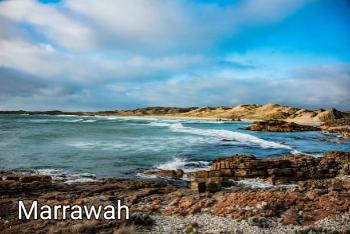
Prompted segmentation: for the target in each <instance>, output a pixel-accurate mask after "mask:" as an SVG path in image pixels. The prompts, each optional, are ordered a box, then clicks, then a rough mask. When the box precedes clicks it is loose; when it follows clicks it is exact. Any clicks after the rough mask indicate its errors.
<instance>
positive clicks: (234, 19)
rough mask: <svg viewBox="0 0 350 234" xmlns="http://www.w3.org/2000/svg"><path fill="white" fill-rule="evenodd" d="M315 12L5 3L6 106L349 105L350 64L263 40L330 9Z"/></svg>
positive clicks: (0, 16)
mask: <svg viewBox="0 0 350 234" xmlns="http://www.w3.org/2000/svg"><path fill="white" fill-rule="evenodd" d="M320 4H321V3H320V1H316V0H286V1H283V4H282V2H281V1H279V0H267V1H266V0H264V1H263V0H247V1H233V2H232V3H231V2H228V3H227V4H217V3H216V1H194V0H193V1H183V0H176V1H170V0H162V1H161V0H135V1H123V0H113V1H112V0H106V1H103V2H101V1H97V0H74V1H73V0H65V1H59V2H58V3H51V4H48V3H45V1H41V2H39V1H34V0H23V1H22V0H12V1H1V2H0V26H1V29H2V30H1V31H0V87H1V88H0V109H7V110H15V109H32V110H34V109H35V110H47V109H62V110H102V109H116V108H135V107H143V106H154V105H162V106H206V105H214V106H217V105H236V104H241V103H266V102H277V103H283V104H290V105H298V106H306V107H312V108H317V107H330V106H335V107H338V108H341V109H349V108H350V104H349V103H350V102H349V101H350V98H349V96H350V95H349V87H350V69H349V67H350V66H349V64H350V60H349V58H348V57H346V56H344V55H343V54H337V53H334V54H330V53H319V52H318V51H317V52H315V51H311V50H307V49H306V50H305V49H299V45H295V44H293V42H291V41H290V40H289V39H288V38H284V39H283V40H282V41H276V43H269V44H265V43H264V41H266V40H267V41H268V39H270V38H271V36H272V35H281V36H282V37H283V33H280V32H278V30H277V29H278V27H283V25H284V24H286V25H294V24H295V21H296V22H299V21H300V20H301V19H303V16H302V15H301V16H300V15H298V14H301V13H299V12H303V11H306V12H308V11H310V12H311V13H313V12H315V13H318V12H317V9H319V8H320V9H323V8H327V7H328V6H323V5H320ZM314 8H315V9H316V10H315V9H314ZM310 9H311V10H310ZM313 9H314V10H313ZM344 17H345V18H346V17H347V15H341V16H338V18H339V19H337V22H336V23H338V21H342V20H344V19H343V18H344ZM315 24H316V22H315ZM295 26H296V27H297V26H298V25H295ZM314 30H320V31H321V28H319V26H317V27H316V26H315V29H314ZM301 33H305V34H307V33H308V30H305V31H301ZM327 33H328V34H327ZM327 33H325V34H324V35H321V36H325V37H329V32H327ZM337 33H338V34H337V35H338V36H339V37H346V36H348V34H346V32H342V31H340V32H339V31H337ZM338 39H339V38H334V39H333V41H334V43H337V41H341V40H340V39H342V38H340V39H339V40H338ZM339 46H343V45H342V44H340V43H339ZM247 48H249V49H247ZM342 48H343V47H342ZM344 52H346V51H344Z"/></svg>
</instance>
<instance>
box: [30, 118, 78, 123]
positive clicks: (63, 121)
mask: <svg viewBox="0 0 350 234" xmlns="http://www.w3.org/2000/svg"><path fill="white" fill-rule="evenodd" d="M83 120H84V119H32V120H30V122H33V123H53V122H58V123H77V122H80V121H83Z"/></svg>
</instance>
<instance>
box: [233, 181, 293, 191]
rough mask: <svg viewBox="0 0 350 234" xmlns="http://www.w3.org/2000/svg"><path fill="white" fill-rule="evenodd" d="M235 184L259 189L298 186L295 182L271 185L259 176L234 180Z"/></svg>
mask: <svg viewBox="0 0 350 234" xmlns="http://www.w3.org/2000/svg"><path fill="white" fill-rule="evenodd" d="M234 182H235V183H236V184H237V185H240V186H243V187H248V188H259V189H268V188H272V187H298V185H295V184H281V185H272V184H269V183H266V182H265V181H263V180H262V179H260V178H254V179H244V180H239V181H234Z"/></svg>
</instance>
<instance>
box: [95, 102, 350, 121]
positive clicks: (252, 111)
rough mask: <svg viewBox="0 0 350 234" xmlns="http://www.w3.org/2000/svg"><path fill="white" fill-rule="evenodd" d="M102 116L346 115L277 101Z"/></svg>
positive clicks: (334, 117) (260, 117)
mask: <svg viewBox="0 0 350 234" xmlns="http://www.w3.org/2000/svg"><path fill="white" fill-rule="evenodd" d="M99 113H100V114H106V115H124V116H126V115H131V116H175V117H196V118H221V119H229V120H238V119H247V120H269V119H283V120H286V121H295V122H310V123H312V122H329V121H335V120H338V119H342V118H346V117H348V116H349V114H348V113H345V112H341V111H338V110H336V109H329V110H324V109H318V110H307V109H300V108H295V107H289V106H283V105H278V104H266V105H257V104H247V105H239V106H235V107H201V108H200V107H189V108H178V107H148V108H141V109H135V110H116V111H108V112H99Z"/></svg>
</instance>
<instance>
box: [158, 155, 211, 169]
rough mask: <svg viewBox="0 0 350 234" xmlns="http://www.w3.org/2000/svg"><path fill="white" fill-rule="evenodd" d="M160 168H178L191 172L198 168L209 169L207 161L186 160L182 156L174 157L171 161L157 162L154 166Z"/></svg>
mask: <svg viewBox="0 0 350 234" xmlns="http://www.w3.org/2000/svg"><path fill="white" fill-rule="evenodd" d="M155 167H156V168H157V169H160V170H178V169H181V170H183V171H184V172H193V171H198V170H209V169H210V166H209V162H206V161H187V160H186V159H183V158H178V157H175V158H173V159H172V160H171V161H169V162H166V163H163V164H159V165H156V166H155Z"/></svg>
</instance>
